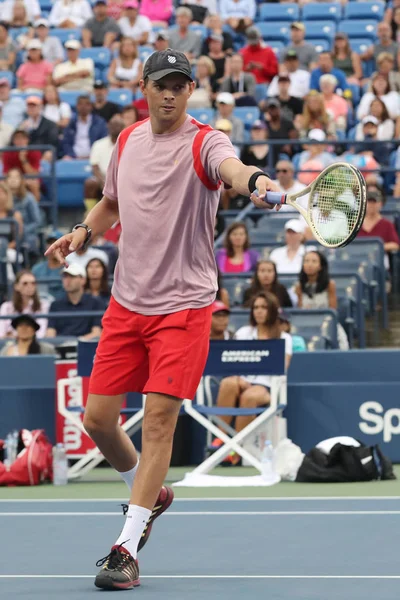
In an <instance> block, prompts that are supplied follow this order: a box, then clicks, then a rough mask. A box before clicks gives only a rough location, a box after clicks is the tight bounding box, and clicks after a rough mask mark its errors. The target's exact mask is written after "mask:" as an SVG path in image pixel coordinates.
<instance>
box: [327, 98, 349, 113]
mask: <svg viewBox="0 0 400 600" xmlns="http://www.w3.org/2000/svg"><path fill="white" fill-rule="evenodd" d="M324 104H325V108H326V110H327V111H328V112H330V113H331V115H332V116H333V118H334V119H337V118H338V117H347V113H348V112H349V107H348V104H347V102H346V100H345V99H344V98H342V97H341V96H338V95H337V94H333V96H332V98H331V100H329V102H328V101H327V100H325V101H324Z"/></svg>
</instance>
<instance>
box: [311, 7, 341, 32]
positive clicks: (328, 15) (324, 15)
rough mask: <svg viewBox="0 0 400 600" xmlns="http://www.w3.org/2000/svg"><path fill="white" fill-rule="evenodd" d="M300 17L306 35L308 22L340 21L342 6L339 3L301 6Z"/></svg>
mask: <svg viewBox="0 0 400 600" xmlns="http://www.w3.org/2000/svg"><path fill="white" fill-rule="evenodd" d="M302 15H303V21H306V22H305V26H306V33H307V27H308V21H335V22H336V23H337V22H338V21H340V19H341V15H342V5H341V4H340V3H339V2H326V3H325V2H323V3H322V2H321V3H320V2H310V4H306V5H305V6H303V13H302Z"/></svg>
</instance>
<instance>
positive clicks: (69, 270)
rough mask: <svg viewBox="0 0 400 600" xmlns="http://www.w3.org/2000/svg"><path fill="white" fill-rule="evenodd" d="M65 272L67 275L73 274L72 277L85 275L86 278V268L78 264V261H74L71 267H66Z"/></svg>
mask: <svg viewBox="0 0 400 600" xmlns="http://www.w3.org/2000/svg"><path fill="white" fill-rule="evenodd" d="M63 273H66V274H67V275H71V277H85V278H86V271H85V269H84V268H83V267H82V266H81V265H78V264H77V263H72V265H69V267H65V268H64V269H63Z"/></svg>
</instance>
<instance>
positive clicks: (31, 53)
mask: <svg viewBox="0 0 400 600" xmlns="http://www.w3.org/2000/svg"><path fill="white" fill-rule="evenodd" d="M26 47H27V50H28V57H27V61H26V62H25V63H23V64H22V65H21V66H20V67H19V68H18V71H17V87H18V89H19V90H21V91H22V92H27V91H43V89H44V88H45V87H46V85H48V84H49V83H50V82H51V74H52V72H53V65H52V64H51V63H49V62H47V60H44V58H43V54H42V42H41V41H40V40H37V39H33V40H31V41H30V42H28V44H27V46H26Z"/></svg>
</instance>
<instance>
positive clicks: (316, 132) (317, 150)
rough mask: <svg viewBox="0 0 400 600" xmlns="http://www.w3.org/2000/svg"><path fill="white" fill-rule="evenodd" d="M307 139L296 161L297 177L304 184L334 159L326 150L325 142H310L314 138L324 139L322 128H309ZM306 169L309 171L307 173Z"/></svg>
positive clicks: (316, 139)
mask: <svg viewBox="0 0 400 600" xmlns="http://www.w3.org/2000/svg"><path fill="white" fill-rule="evenodd" d="M308 139H309V143H308V144H305V145H304V150H303V152H301V153H300V156H299V162H298V165H299V169H300V172H299V175H298V179H299V181H300V183H303V184H304V185H309V184H310V183H311V182H312V181H314V179H315V178H316V176H317V175H318V173H320V172H321V171H322V170H323V169H325V167H327V166H329V165H331V164H332V163H333V162H334V161H335V156H334V155H333V154H331V153H330V152H327V150H326V145H325V144H322V143H317V144H313V143H312V142H313V141H314V140H315V141H316V142H324V141H325V140H326V135H325V133H324V132H323V131H322V129H311V131H310V132H309V133H308ZM307 171H309V172H308V173H307Z"/></svg>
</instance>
